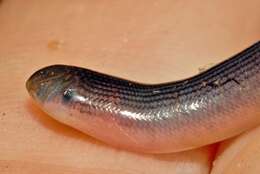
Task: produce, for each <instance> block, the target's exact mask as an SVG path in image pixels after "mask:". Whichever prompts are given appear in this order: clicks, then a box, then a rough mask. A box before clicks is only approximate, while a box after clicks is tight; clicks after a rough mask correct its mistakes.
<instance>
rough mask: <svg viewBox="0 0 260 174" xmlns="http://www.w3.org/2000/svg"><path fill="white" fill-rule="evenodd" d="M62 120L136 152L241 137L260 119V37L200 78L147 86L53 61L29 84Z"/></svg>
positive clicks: (178, 148)
mask: <svg viewBox="0 0 260 174" xmlns="http://www.w3.org/2000/svg"><path fill="white" fill-rule="evenodd" d="M26 87H27V90H28V91H29V93H30V95H31V96H32V97H33V99H34V100H35V101H36V102H37V103H38V105H39V106H40V107H41V108H42V109H43V110H44V111H45V112H47V113H48V114H49V115H50V116H51V117H53V118H54V119H56V120H58V121H60V122H62V123H64V124H67V125H69V126H71V127H74V128H76V129H78V130H80V131H82V132H84V133H86V134H88V135H90V136H93V137H95V138H97V139H99V140H101V141H103V142H105V143H107V144H110V145H113V146H115V147H118V148H122V149H127V150H130V151H138V152H144V153H168V152H178V151H183V150H188V149H192V148H196V147H200V146H203V145H207V144H210V143H214V142H217V141H220V140H224V139H226V138H229V137H232V136H235V135H238V134H240V133H242V132H244V131H246V130H248V129H250V128H253V127H255V126H257V125H259V124H260V41H258V42H257V43H255V44H254V45H252V46H251V47H249V48H247V49H245V50H244V51H241V52H240V53H238V54H237V55H235V56H233V57H231V58H229V59H227V60H225V61H224V62H222V63H220V64H218V65H216V66H214V67H212V68H210V69H208V70H207V71H204V72H202V73H200V74H198V75H195V76H193V77H190V78H187V79H184V80H180V81H175V82H168V83H162V84H142V83H138V82H134V81H129V80H125V79H122V78H118V77H114V76H110V75H106V74H103V73H99V72H95V71H92V70H88V69H84V68H80V67H75V66H68V65H52V66H48V67H45V68H42V69H40V70H38V71H37V72H35V73H34V74H33V75H32V76H31V77H30V78H29V79H28V80H27V82H26Z"/></svg>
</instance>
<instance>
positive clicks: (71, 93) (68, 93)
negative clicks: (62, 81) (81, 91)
mask: <svg viewBox="0 0 260 174" xmlns="http://www.w3.org/2000/svg"><path fill="white" fill-rule="evenodd" d="M73 96H74V91H73V90H72V89H67V90H65V91H64V93H63V96H62V101H63V102H64V103H68V102H69V101H71V99H72V98H73Z"/></svg>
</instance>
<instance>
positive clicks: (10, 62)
mask: <svg viewBox="0 0 260 174" xmlns="http://www.w3.org/2000/svg"><path fill="white" fill-rule="evenodd" d="M26 2H27V3H23V2H22V1H15V0H10V1H3V2H2V3H1V5H0V26H1V27H0V38H1V42H0V78H1V87H2V88H1V89H2V90H1V97H2V99H4V100H0V139H1V140H4V141H1V142H0V154H1V155H0V173H18V172H19V173H46V172H47V173H75V172H77V173H91V174H92V173H94V174H96V173H111V174H112V173H113V174H114V173H123V174H124V173H126V174H128V173H164V174H165V173H185V174H186V173H192V174H196V173H199V174H204V173H209V171H210V170H211V163H212V161H214V158H213V157H214V152H215V150H216V146H207V147H204V148H200V149H196V150H192V151H187V152H182V153H176V154H174V153H172V154H165V155H144V154H137V153H131V152H127V151H123V150H118V149H114V148H112V147H110V146H106V145H104V144H102V143H100V142H97V141H96V140H94V139H92V138H90V137H88V136H86V135H84V134H82V133H80V132H78V131H76V130H74V129H71V128H69V127H66V126H64V125H61V124H59V123H58V122H56V121H54V120H53V119H51V118H49V117H48V116H47V115H46V114H44V113H43V112H42V111H40V110H39V109H38V108H37V107H36V106H35V104H33V103H32V101H31V100H29V96H28V94H27V92H26V89H25V87H24V83H25V80H26V79H27V78H28V77H29V76H30V75H31V73H32V72H34V71H35V70H37V69H39V68H40V67H43V66H47V65H49V64H56V63H63V64H73V65H80V66H82V67H87V68H90V69H93V70H98V71H100V72H106V73H107V74H112V75H117V76H120V77H124V78H128V79H133V80H136V81H141V82H146V83H159V82H165V81H173V80H178V79H182V78H185V77H188V76H191V75H194V74H196V73H197V72H198V69H199V68H201V67H203V66H205V65H209V64H211V63H217V62H220V61H222V60H224V59H225V58H227V57H229V56H231V55H233V54H235V53H237V52H239V51H241V50H243V49H244V48H246V47H247V46H249V45H251V44H252V43H254V42H255V41H257V40H259V38H260V32H259V31H260V30H259V29H260V24H259V18H260V12H259V10H257V7H259V5H260V4H259V1H257V0H255V1H254V0H252V1H250V3H248V1H239V2H237V3H235V4H234V3H233V2H232V1H224V0H223V1H211V2H210V3H209V2H205V3H203V4H201V3H197V2H195V1H192V2H181V1H160V2H159V1H149V2H148V1H142V2H141V3H140V2H139V1H138V3H137V2H135V1H116V2H108V1H83V0H82V1H81V0H79V1H75V2H71V1H59V0H54V1H52V4H51V5H50V3H48V2H47V1H26ZM137 4H138V6H137ZM21 9H22V10H21ZM220 11H221V13H219V12H220ZM43 14H44V15H43ZM248 19H250V20H248ZM104 28H105V29H104ZM205 48H207V49H205ZM148 60H149V61H148ZM191 62H192V63H191ZM10 72H12V73H10ZM151 74H153V75H152V76H151ZM257 135H259V128H257V129H254V130H252V131H250V132H249V133H247V134H244V135H242V136H239V137H238V138H236V139H232V140H229V141H226V142H224V143H220V151H219V152H218V153H217V156H216V159H217V160H216V161H215V162H214V165H213V169H212V173H214V174H218V173H229V174H230V173H238V172H239V171H243V172H241V173H250V174H251V173H259V165H257V162H258V163H259V154H260V152H259V142H260V141H259V139H260V138H259V136H257ZM245 161H246V162H245Z"/></svg>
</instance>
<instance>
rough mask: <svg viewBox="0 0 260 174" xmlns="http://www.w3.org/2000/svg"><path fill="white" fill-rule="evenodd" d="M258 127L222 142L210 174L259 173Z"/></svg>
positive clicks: (259, 138) (259, 128)
mask: <svg viewBox="0 0 260 174" xmlns="http://www.w3.org/2000/svg"><path fill="white" fill-rule="evenodd" d="M259 161H260V127H257V128H255V129H253V130H251V131H248V132H247V133H244V134H242V135H240V136H238V137H236V138H233V139H231V140H227V141H225V142H223V143H222V144H221V146H220V148H219V152H218V153H217V156H216V159H215V161H214V165H213V169H212V174H231V173H236V174H244V173H250V174H258V173H259V172H260V166H259Z"/></svg>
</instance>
